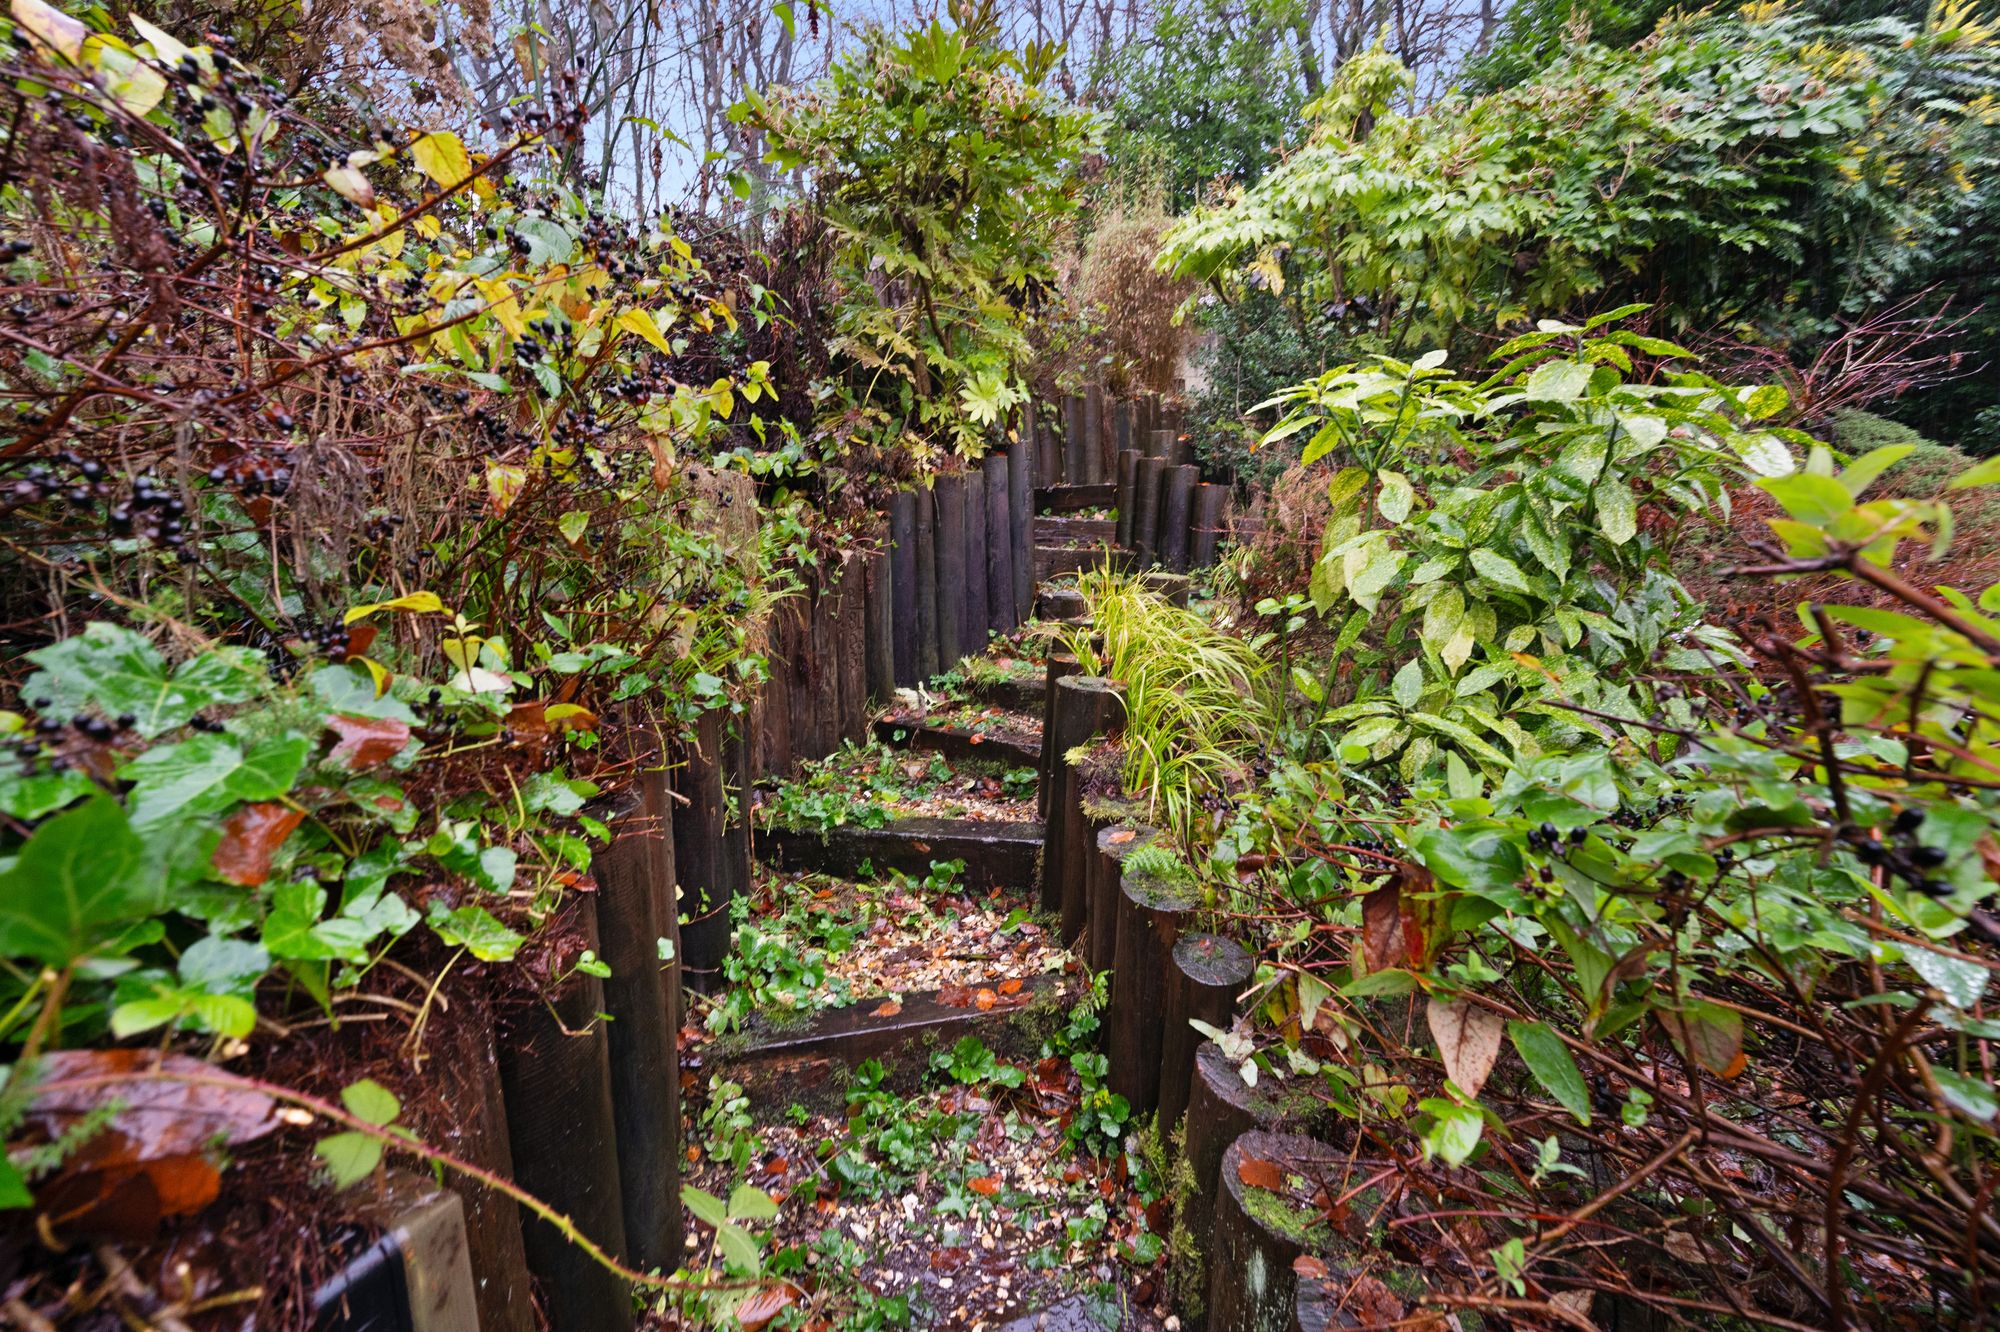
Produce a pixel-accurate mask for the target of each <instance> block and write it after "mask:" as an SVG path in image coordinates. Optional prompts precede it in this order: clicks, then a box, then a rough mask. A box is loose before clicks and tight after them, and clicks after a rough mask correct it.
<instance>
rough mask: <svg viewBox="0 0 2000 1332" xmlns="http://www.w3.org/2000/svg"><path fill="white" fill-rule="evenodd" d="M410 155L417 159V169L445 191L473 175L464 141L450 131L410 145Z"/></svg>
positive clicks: (442, 131)
mask: <svg viewBox="0 0 2000 1332" xmlns="http://www.w3.org/2000/svg"><path fill="white" fill-rule="evenodd" d="M410 153H411V155H412V156H414V157H415V158H416V159H417V169H418V170H420V171H422V172H423V173H424V174H425V175H426V176H429V177H430V178H431V179H432V180H434V181H436V182H437V183H438V184H439V185H442V186H443V187H444V188H445V189H450V188H451V187H452V186H454V185H456V184H458V183H460V182H461V181H463V180H464V179H465V178H466V177H467V176H469V175H471V174H472V158H471V156H470V155H469V154H467V152H466V151H465V142H464V140H462V139H460V138H459V137H458V136H457V135H456V134H453V133H451V132H450V131H449V130H437V131H435V132H433V133H430V134H426V135H424V137H423V138H421V139H418V140H417V141H416V142H415V143H413V144H411V145H410Z"/></svg>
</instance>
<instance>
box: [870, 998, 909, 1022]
mask: <svg viewBox="0 0 2000 1332" xmlns="http://www.w3.org/2000/svg"><path fill="white" fill-rule="evenodd" d="M902 1011H903V1003H902V1001H901V1000H900V999H884V1000H883V1001H882V1002H881V1003H880V1004H878V1005H877V1006H876V1008H875V1012H874V1013H873V1014H872V1016H874V1017H883V1018H888V1017H894V1016H896V1014H898V1013H900V1012H902Z"/></svg>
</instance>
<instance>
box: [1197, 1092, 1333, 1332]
mask: <svg viewBox="0 0 2000 1332" xmlns="http://www.w3.org/2000/svg"><path fill="white" fill-rule="evenodd" d="M1343 1159H1344V1158H1343V1156H1342V1154H1341V1153H1340V1152H1338V1151H1336V1150H1335V1149H1334V1148H1332V1147H1330V1146H1328V1145H1327V1144H1325V1143H1323V1142H1318V1141H1316V1140H1314V1139H1312V1138H1302V1137H1298V1136H1295V1135H1293V1134H1288V1133H1266V1132H1263V1131H1261V1130H1257V1129H1252V1130H1251V1131H1250V1132H1248V1133H1245V1134H1243V1135H1242V1136H1241V1137H1239V1138H1237V1139H1236V1141H1235V1142H1232V1143H1230V1144H1229V1148H1228V1150H1227V1151H1225V1152H1224V1153H1223V1156H1222V1178H1221V1187H1220V1188H1219V1189H1218V1191H1217V1193H1216V1197H1215V1221H1214V1224H1213V1226H1212V1228H1211V1230H1210V1236H1211V1237H1210V1240H1209V1267H1208V1332H1289V1329H1290V1327H1291V1325H1292V1317H1293V1314H1294V1312H1295V1305H1296V1300H1297V1297H1298V1277H1297V1276H1296V1275H1295V1274H1294V1273H1293V1271H1292V1264H1293V1262H1294V1261H1296V1260H1297V1259H1298V1258H1299V1257H1300V1256H1301V1255H1303V1254H1306V1253H1310V1252H1313V1251H1315V1250H1318V1249H1323V1248H1326V1247H1327V1246H1329V1245H1330V1244H1331V1243H1332V1242H1333V1239H1334V1235H1333V1231H1332V1228H1331V1227H1330V1226H1328V1225H1327V1223H1326V1221H1325V1219H1324V1217H1322V1216H1321V1214H1320V1213H1319V1211H1318V1210H1317V1209H1316V1208H1313V1207H1310V1206H1306V1205H1303V1204H1302V1201H1301V1200H1300V1199H1298V1198H1295V1197H1294V1196H1292V1195H1293V1192H1294V1191H1295V1190H1294V1189H1293V1187H1292V1186H1293V1184H1294V1182H1295V1181H1296V1182H1298V1183H1299V1184H1300V1185H1301V1186H1302V1187H1303V1189H1304V1190H1305V1191H1306V1193H1307V1196H1310V1192H1311V1190H1312V1189H1313V1187H1314V1183H1313V1182H1314V1181H1317V1180H1319V1179H1322V1178H1337V1177H1338V1174H1339V1170H1340V1165H1341V1162H1342V1160H1343ZM1256 1162H1262V1163H1268V1164H1270V1165H1273V1166H1275V1167H1276V1168H1277V1172H1278V1174H1279V1175H1280V1177H1281V1178H1282V1179H1283V1180H1284V1182H1285V1184H1286V1189H1285V1191H1283V1192H1273V1191H1270V1190H1267V1189H1262V1188H1259V1187H1257V1186H1256V1185H1253V1184H1246V1183H1245V1182H1244V1181H1243V1171H1242V1167H1243V1165H1244V1164H1245V1163H1256ZM1252 1173H1253V1175H1254V1174H1257V1173H1260V1172H1258V1171H1254V1170H1253V1172H1252Z"/></svg>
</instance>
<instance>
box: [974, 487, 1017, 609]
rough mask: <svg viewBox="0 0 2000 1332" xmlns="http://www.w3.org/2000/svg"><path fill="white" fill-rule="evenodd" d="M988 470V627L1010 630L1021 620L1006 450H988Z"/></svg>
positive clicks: (1011, 491)
mask: <svg viewBox="0 0 2000 1332" xmlns="http://www.w3.org/2000/svg"><path fill="white" fill-rule="evenodd" d="M982 466H983V467H984V468H985V470H986V627H987V628H988V629H990V630H992V631H993V632H994V633H996V634H1011V633H1013V632H1014V627H1015V626H1016V625H1018V624H1020V623H1021V617H1020V616H1019V615H1018V614H1017V613H1015V610H1014V523H1013V519H1012V518H1011V517H1010V514H1009V510H1010V507H1011V506H1012V504H1013V501H1014V495H1013V490H1012V487H1011V484H1010V480H1009V477H1008V471H1009V469H1010V464H1009V463H1008V460H1007V455H1006V454H1004V453H993V454H988V455H987V458H986V461H985V462H984V463H983V464H982Z"/></svg>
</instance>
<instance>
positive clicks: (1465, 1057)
mask: <svg viewBox="0 0 2000 1332" xmlns="http://www.w3.org/2000/svg"><path fill="white" fill-rule="evenodd" d="M1424 1018H1425V1020H1426V1021H1427V1022H1428V1023H1429V1024H1430V1029H1431V1035H1432V1036H1434V1037H1435V1038H1436V1039H1437V1043H1438V1053H1439V1054H1440V1055H1441V1056H1443V1058H1444V1071H1445V1074H1446V1076H1448V1077H1449V1078H1450V1079H1451V1080H1452V1081H1453V1082H1455V1083H1457V1084H1458V1089H1459V1090H1460V1091H1462V1092H1464V1093H1465V1094H1466V1095H1467V1096H1477V1095H1479V1089H1480V1088H1481V1087H1484V1086H1485V1085H1486V1079H1487V1077H1488V1076H1489V1075H1490V1074H1491V1073H1492V1072H1493V1065H1494V1062H1495V1061H1496V1060H1498V1059H1499V1057H1500V1038H1501V1037H1502V1036H1503V1035H1504V1034H1505V1033H1506V1030H1507V1022H1506V1019H1504V1018H1502V1017H1501V1016H1500V1015H1499V1014H1498V1013H1495V1012H1492V1011H1490V1010H1488V1009H1484V1008H1481V1007H1480V1006H1479V1005H1477V1004H1474V1003H1469V1002H1465V1001H1463V1000H1458V1001H1449V1002H1448V1001H1446V1000H1443V999H1439V998H1437V997H1436V996H1435V995H1433V996H1432V998H1431V1001H1430V1006H1429V1007H1428V1008H1426V1009H1425V1011H1424Z"/></svg>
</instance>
